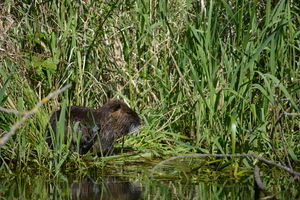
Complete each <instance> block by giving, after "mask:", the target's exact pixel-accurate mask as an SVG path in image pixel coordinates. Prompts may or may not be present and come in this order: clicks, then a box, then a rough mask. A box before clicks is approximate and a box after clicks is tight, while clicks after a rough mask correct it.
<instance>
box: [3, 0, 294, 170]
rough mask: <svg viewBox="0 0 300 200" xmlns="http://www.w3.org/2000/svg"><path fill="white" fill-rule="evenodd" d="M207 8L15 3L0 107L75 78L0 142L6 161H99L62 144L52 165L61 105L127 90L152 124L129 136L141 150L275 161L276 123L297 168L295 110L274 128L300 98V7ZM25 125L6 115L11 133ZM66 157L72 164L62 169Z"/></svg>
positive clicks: (89, 102) (8, 8) (31, 99)
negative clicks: (55, 115) (49, 135)
mask: <svg viewBox="0 0 300 200" xmlns="http://www.w3.org/2000/svg"><path fill="white" fill-rule="evenodd" d="M198 3H199V1H191V2H190V1H187V2H185V3H182V1H175V2H174V1H173V2H172V3H171V1H152V0H151V1H147V2H145V1H125V2H123V1H114V3H112V2H110V1H107V2H106V1H95V0H91V1H89V2H85V3H84V1H76V2H73V1H68V0H62V1H59V2H57V1H50V2H45V3H42V4H41V3H39V2H38V1H32V4H27V3H26V2H21V3H18V4H16V5H11V2H8V1H6V3H5V4H4V5H3V8H2V10H1V12H2V13H1V16H5V17H4V18H1V19H2V20H3V22H4V23H3V27H0V28H1V29H3V30H1V31H0V32H1V34H2V35H1V37H0V42H1V45H0V51H1V52H2V53H1V55H0V60H1V64H0V65H1V67H0V74H1V76H0V78H1V81H0V85H1V88H2V89H1V90H0V105H2V106H4V107H7V108H10V109H14V110H19V111H22V110H28V108H32V107H34V105H35V104H36V102H38V101H39V99H41V97H44V96H46V95H47V94H48V93H50V92H51V91H53V90H55V89H57V88H60V87H61V85H65V84H68V83H72V85H73V87H72V89H70V90H68V91H67V92H65V93H64V94H63V95H61V96H59V97H58V98H55V99H53V101H51V102H49V103H48V104H47V105H46V106H44V107H41V108H40V109H39V112H38V113H37V114H36V115H35V116H33V117H32V118H29V119H28V121H27V122H26V123H25V124H24V126H22V127H21V128H20V129H19V130H18V132H19V133H20V134H17V135H16V136H14V138H13V139H12V140H10V141H9V142H8V143H7V145H6V146H4V147H1V159H2V160H9V161H10V162H8V164H7V167H6V168H7V169H9V168H13V167H16V168H18V165H17V164H16V163H22V164H24V165H27V163H28V162H36V163H38V166H41V167H43V168H46V169H50V171H51V170H52V169H54V168H55V167H56V168H60V167H61V166H64V167H73V166H76V167H83V168H84V167H88V166H89V165H93V162H89V163H87V162H85V160H84V159H87V160H92V161H94V159H93V158H91V157H90V155H87V156H86V157H87V158H85V157H84V158H82V159H81V158H78V157H73V156H69V157H68V158H67V157H65V156H66V155H68V153H67V149H66V148H65V147H64V145H62V144H58V145H59V146H58V148H59V149H60V151H59V153H60V155H61V156H62V157H58V158H57V160H56V161H57V162H58V163H56V162H51V161H52V159H53V158H54V157H56V155H55V152H49V149H48V147H47V145H46V143H45V142H44V132H45V128H46V127H47V125H46V124H47V121H48V120H49V116H50V115H51V113H52V112H53V111H54V110H56V109H58V107H59V102H63V100H64V101H65V102H66V105H83V106H89V107H99V106H101V105H103V104H104V103H105V102H106V101H107V100H108V99H110V98H112V97H117V96H118V97H120V98H123V99H125V100H126V101H127V102H129V104H130V105H131V106H132V107H133V108H134V109H135V110H137V112H139V115H140V116H141V117H142V118H143V121H144V123H145V124H144V127H143V129H142V130H141V131H140V133H138V134H132V135H130V136H128V137H126V140H125V146H126V145H128V146H131V147H133V148H134V150H135V151H136V152H138V153H148V152H151V153H153V155H155V156H158V157H160V156H170V155H181V154H188V153H212V154H216V153H224V154H232V153H240V154H242V153H255V154H257V155H260V156H262V157H265V158H268V159H271V160H275V161H277V160H278V159H277V158H276V157H275V156H274V154H273V153H272V147H271V143H270V134H271V131H273V129H275V130H274V137H273V138H272V141H273V143H274V144H273V145H274V147H275V151H276V152H277V154H278V157H280V158H281V159H282V160H283V161H284V162H285V160H286V155H285V154H284V153H283V152H284V151H283V145H282V142H281V141H280V139H281V138H280V137H279V134H278V133H279V131H280V132H281V133H283V137H284V140H285V144H286V146H287V147H286V148H287V150H288V152H289V155H291V156H292V164H296V163H297V161H298V159H297V155H298V154H299V134H298V132H299V127H300V125H299V120H298V118H297V116H284V117H283V118H282V119H281V123H280V124H278V125H280V130H279V129H278V127H279V126H276V127H275V126H274V124H275V123H276V121H277V118H278V116H279V115H280V114H281V113H282V112H283V110H284V109H286V108H288V107H290V106H291V105H292V104H293V103H295V102H296V100H297V99H298V98H299V95H300V93H299V91H300V90H299V73H300V72H299V67H298V62H299V55H300V53H299V39H298V38H299V37H298V36H299V33H300V31H299V29H298V27H299V17H298V16H297V13H298V12H297V11H298V10H297V9H298V8H297V7H296V5H295V4H291V3H290V2H289V1H279V3H278V4H275V3H272V2H271V1H267V3H266V4H264V3H260V4H258V3H257V2H256V1H254V2H252V1H249V2H246V3H245V2H242V1H212V2H209V1H207V2H206V4H205V5H204V7H203V6H202V5H201V4H200V3H199V4H198ZM33 5H34V6H33ZM11 21H13V23H8V22H11ZM5 22H7V23H5ZM3 38H5V39H3ZM290 112H294V113H299V108H298V107H297V106H295V107H294V108H293V109H292V110H291V111H290ZM18 120H19V119H18V118H17V117H15V116H12V115H8V114H5V113H0V128H1V130H2V131H1V132H4V131H8V130H10V127H11V126H12V125H13V124H14V123H15V122H16V121H18ZM56 153H58V152H56ZM52 154H53V155H52ZM60 159H61V160H60ZM65 160H68V162H63V163H64V164H65V165H66V166H65V165H64V164H62V165H60V164H59V163H61V162H62V161H65ZM224 160H225V161H224V162H228V159H224ZM230 161H232V160H230ZM253 162H255V161H253ZM53 165H55V167H54V168H53ZM230 166H231V167H232V170H235V171H236V170H237V171H238V169H239V167H241V166H247V164H246V163H244V162H240V161H239V159H236V160H233V161H232V163H231V164H230ZM56 170H58V169H56Z"/></svg>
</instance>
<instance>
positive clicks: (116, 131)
mask: <svg viewBox="0 0 300 200" xmlns="http://www.w3.org/2000/svg"><path fill="white" fill-rule="evenodd" d="M60 112H61V110H58V111H56V112H55V113H53V114H52V116H51V118H50V121H49V123H50V125H51V127H52V130H53V132H54V135H56V123H57V121H58V119H59V116H60ZM78 122H79V123H78ZM141 122H142V120H141V119H140V117H139V116H138V115H137V114H136V112H134V111H133V110H132V109H131V108H129V107H128V106H127V105H126V104H125V103H124V102H123V101H121V100H118V99H114V100H111V101H109V102H108V103H106V104H105V105H104V106H102V107H101V108H100V109H91V108H86V107H81V106H71V107H70V108H69V113H67V115H66V122H65V137H64V142H65V143H66V142H67V140H68V138H70V137H72V141H71V144H70V147H69V149H70V150H72V151H78V150H79V153H80V154H85V153H87V152H88V151H89V150H90V151H92V152H93V153H94V154H98V155H99V156H103V155H104V156H106V155H111V154H112V153H113V144H114V141H115V140H116V139H118V138H120V137H121V136H123V135H126V134H128V133H130V132H132V131H134V130H136V129H138V128H139V126H140V125H141ZM75 124H76V125H78V126H77V129H76V130H75V132H74V125H75ZM76 125H75V127H76ZM79 131H81V132H82V135H81V138H80V142H79V147H78V145H77V143H76V139H75V138H76V135H78V133H79ZM75 134H76V135H75ZM46 141H47V143H48V144H49V146H50V147H52V145H53V142H52V140H51V137H49V134H48V138H47V139H46Z"/></svg>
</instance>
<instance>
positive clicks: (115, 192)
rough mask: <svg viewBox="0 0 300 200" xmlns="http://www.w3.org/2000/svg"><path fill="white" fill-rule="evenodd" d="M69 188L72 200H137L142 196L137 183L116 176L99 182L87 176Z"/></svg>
mask: <svg viewBox="0 0 300 200" xmlns="http://www.w3.org/2000/svg"><path fill="white" fill-rule="evenodd" d="M70 189H71V194H72V199H73V200H75V199H76V200H77V199H81V200H85V199H86V200H87V199H103V200H108V199H118V200H129V199H130V200H137V199H140V198H141V197H142V190H141V187H140V186H139V185H138V183H133V182H129V181H128V180H125V179H124V178H121V177H116V176H111V177H107V178H105V179H103V180H102V181H101V182H100V183H97V182H96V181H95V180H94V179H93V178H91V177H88V176H87V177H84V178H82V179H81V180H79V181H78V182H76V183H73V184H72V185H71V188H70Z"/></svg>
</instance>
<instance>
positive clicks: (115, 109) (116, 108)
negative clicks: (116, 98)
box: [114, 103, 121, 111]
mask: <svg viewBox="0 0 300 200" xmlns="http://www.w3.org/2000/svg"><path fill="white" fill-rule="evenodd" d="M120 108H121V105H120V104H119V103H118V104H117V105H116V106H115V107H114V111H118V110H120Z"/></svg>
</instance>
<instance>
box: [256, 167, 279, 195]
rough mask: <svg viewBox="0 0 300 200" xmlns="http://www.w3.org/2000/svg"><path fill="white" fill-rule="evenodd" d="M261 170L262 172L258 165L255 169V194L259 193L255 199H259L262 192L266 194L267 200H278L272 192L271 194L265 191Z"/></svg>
mask: <svg viewBox="0 0 300 200" xmlns="http://www.w3.org/2000/svg"><path fill="white" fill-rule="evenodd" d="M259 170H260V169H259V167H258V166H257V165H255V167H254V185H255V186H256V187H255V189H256V190H255V192H257V194H256V198H255V199H259V193H260V191H262V192H263V193H264V195H265V196H266V199H270V200H278V199H277V198H276V197H274V195H272V193H271V192H269V191H268V190H266V189H265V187H264V184H263V183H262V181H261V179H260V175H259Z"/></svg>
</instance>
